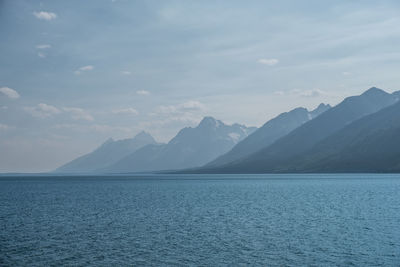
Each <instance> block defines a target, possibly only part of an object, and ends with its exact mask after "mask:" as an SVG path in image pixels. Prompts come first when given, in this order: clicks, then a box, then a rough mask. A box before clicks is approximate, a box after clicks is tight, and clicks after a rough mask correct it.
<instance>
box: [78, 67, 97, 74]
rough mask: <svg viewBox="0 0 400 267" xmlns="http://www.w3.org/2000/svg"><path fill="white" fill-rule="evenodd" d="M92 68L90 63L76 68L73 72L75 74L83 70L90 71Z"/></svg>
mask: <svg viewBox="0 0 400 267" xmlns="http://www.w3.org/2000/svg"><path fill="white" fill-rule="evenodd" d="M93 69H94V67H93V66H92V65H87V66H83V67H80V68H79V69H78V70H76V71H75V72H74V73H75V74H76V75H80V74H81V73H82V72H84V71H91V70H93Z"/></svg>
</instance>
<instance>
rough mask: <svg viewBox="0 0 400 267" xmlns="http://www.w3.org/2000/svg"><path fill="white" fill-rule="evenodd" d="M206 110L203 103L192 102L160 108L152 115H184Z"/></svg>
mask: <svg viewBox="0 0 400 267" xmlns="http://www.w3.org/2000/svg"><path fill="white" fill-rule="evenodd" d="M204 110H205V106H204V105H203V104H202V103H200V102H199V101H194V100H190V101H187V102H184V103H181V104H177V105H168V106H164V105H163V106H158V107H157V108H156V111H155V113H151V115H171V114H175V115H177V114H180V115H183V114H188V113H192V112H198V111H204Z"/></svg>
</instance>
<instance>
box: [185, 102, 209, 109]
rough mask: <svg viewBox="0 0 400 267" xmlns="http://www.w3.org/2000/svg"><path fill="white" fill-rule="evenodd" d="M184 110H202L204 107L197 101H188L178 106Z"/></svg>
mask: <svg viewBox="0 0 400 267" xmlns="http://www.w3.org/2000/svg"><path fill="white" fill-rule="evenodd" d="M180 107H181V108H182V109H185V110H204V109H205V106H204V105H203V104H202V103H200V102H199V101H194V100H190V101H187V102H185V103H183V104H181V105H180Z"/></svg>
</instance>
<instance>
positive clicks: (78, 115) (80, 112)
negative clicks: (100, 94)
mask: <svg viewBox="0 0 400 267" xmlns="http://www.w3.org/2000/svg"><path fill="white" fill-rule="evenodd" d="M63 111H65V112H67V113H70V114H71V117H72V119H74V120H85V121H93V120H94V118H93V116H92V115H90V114H89V113H88V112H87V111H85V110H84V109H81V108H75V107H67V108H63Z"/></svg>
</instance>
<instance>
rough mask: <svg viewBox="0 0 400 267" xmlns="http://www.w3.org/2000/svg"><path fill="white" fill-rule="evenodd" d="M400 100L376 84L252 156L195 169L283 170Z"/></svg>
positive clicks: (213, 171)
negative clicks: (323, 141) (292, 160)
mask: <svg viewBox="0 0 400 267" xmlns="http://www.w3.org/2000/svg"><path fill="white" fill-rule="evenodd" d="M397 101H398V93H397V92H395V93H393V94H389V93H386V92H385V91H383V90H381V89H378V88H375V87H372V88H370V89H369V90H367V91H366V92H364V93H363V94H361V95H359V96H352V97H348V98H346V99H345V100H343V101H342V102H341V103H340V104H338V105H336V106H335V107H333V108H331V109H329V110H328V111H326V112H324V113H323V114H321V115H320V116H318V117H317V118H315V119H314V120H311V121H309V122H307V123H305V124H303V125H302V126H300V127H298V128H297V129H295V130H293V131H292V132H290V133H289V134H288V135H286V136H284V137H282V138H280V139H278V140H277V141H276V142H274V143H273V144H272V145H270V146H268V147H266V148H264V149H262V150H260V151H258V152H256V153H254V154H251V155H250V156H248V157H246V158H244V159H241V160H240V161H234V162H231V163H228V164H225V165H222V166H217V167H211V168H209V167H207V166H205V167H203V168H201V169H199V170H194V171H193V172H195V173H196V172H199V173H202V172H205V173H264V172H279V171H280V170H281V169H282V166H285V165H286V164H288V163H289V162H290V160H291V159H293V158H296V157H299V156H301V155H302V154H303V153H306V152H307V151H308V150H311V149H312V148H313V146H314V145H316V144H317V143H319V142H320V141H322V140H323V139H325V138H327V137H329V136H330V135H332V134H334V133H335V132H337V131H339V130H340V129H342V128H344V127H345V126H347V125H349V124H351V123H352V122H354V121H356V120H358V119H360V118H362V117H364V116H367V115H369V114H372V113H375V112H377V111H379V110H381V109H383V108H385V107H388V106H390V105H393V104H394V103H396V102H397Z"/></svg>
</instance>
